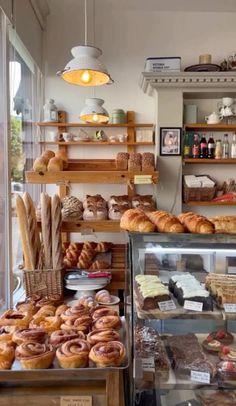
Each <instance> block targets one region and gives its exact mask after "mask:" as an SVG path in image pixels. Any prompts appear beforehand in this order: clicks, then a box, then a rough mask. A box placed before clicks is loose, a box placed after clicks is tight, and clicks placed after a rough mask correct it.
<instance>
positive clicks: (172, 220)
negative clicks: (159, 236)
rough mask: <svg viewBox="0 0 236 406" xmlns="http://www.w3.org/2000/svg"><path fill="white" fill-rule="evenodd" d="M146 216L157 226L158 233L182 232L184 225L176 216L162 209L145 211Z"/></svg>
mask: <svg viewBox="0 0 236 406" xmlns="http://www.w3.org/2000/svg"><path fill="white" fill-rule="evenodd" d="M146 216H147V217H148V218H149V220H151V222H152V223H154V224H155V226H156V227H157V231H159V232H160V233H183V232H184V226H183V225H182V224H181V222H180V221H179V219H178V217H176V216H174V215H173V214H170V213H168V212H167V211H164V210H157V211H153V212H151V211H150V212H146Z"/></svg>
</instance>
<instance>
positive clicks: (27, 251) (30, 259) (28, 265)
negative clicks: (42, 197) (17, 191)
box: [16, 195, 35, 270]
mask: <svg viewBox="0 0 236 406" xmlns="http://www.w3.org/2000/svg"><path fill="white" fill-rule="evenodd" d="M16 213H17V217H18V222H19V229H20V237H21V243H22V248H23V254H24V267H25V269H28V270H33V269H35V263H34V251H33V247H32V242H31V239H30V232H29V225H28V218H27V212H26V208H25V204H24V201H23V199H22V197H21V196H20V195H17V196H16Z"/></svg>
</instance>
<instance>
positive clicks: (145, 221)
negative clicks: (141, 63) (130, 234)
mask: <svg viewBox="0 0 236 406" xmlns="http://www.w3.org/2000/svg"><path fill="white" fill-rule="evenodd" d="M120 228H121V229H123V230H127V231H139V232H140V233H145V232H153V231H155V229H156V227H155V225H154V224H153V223H152V222H151V221H150V220H149V218H148V217H147V216H146V214H144V213H143V212H142V211H141V210H139V209H129V210H126V212H125V213H124V214H123V215H122V217H121V219H120Z"/></svg>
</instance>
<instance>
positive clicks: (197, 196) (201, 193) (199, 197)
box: [183, 175, 217, 203]
mask: <svg viewBox="0 0 236 406" xmlns="http://www.w3.org/2000/svg"><path fill="white" fill-rule="evenodd" d="M199 176H203V175H199ZM207 176H208V178H209V179H211V178H210V176H209V175H207ZM196 177H197V176H196ZM211 180H212V179H211ZM213 182H214V181H213ZM216 190H217V187H216V184H215V186H213V187H189V186H187V185H186V183H185V180H184V181H183V201H184V203H188V202H191V201H210V200H212V199H214V197H215V195H216Z"/></svg>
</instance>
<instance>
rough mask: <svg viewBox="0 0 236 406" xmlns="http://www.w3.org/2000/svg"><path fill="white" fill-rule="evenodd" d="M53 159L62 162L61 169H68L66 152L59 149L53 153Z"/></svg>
mask: <svg viewBox="0 0 236 406" xmlns="http://www.w3.org/2000/svg"><path fill="white" fill-rule="evenodd" d="M55 157H56V158H59V159H61V160H62V162H63V169H67V168H68V156H67V153H66V151H64V150H63V149H60V150H59V151H57V152H56V153H55Z"/></svg>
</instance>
